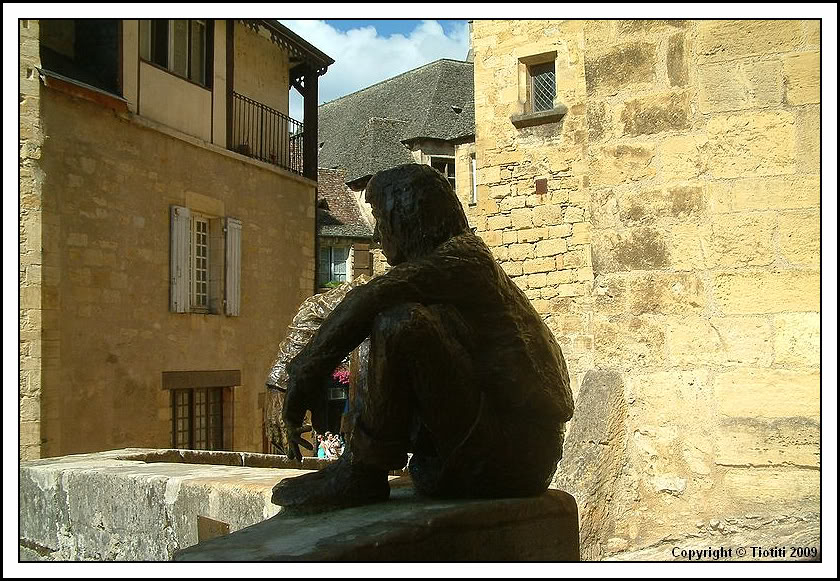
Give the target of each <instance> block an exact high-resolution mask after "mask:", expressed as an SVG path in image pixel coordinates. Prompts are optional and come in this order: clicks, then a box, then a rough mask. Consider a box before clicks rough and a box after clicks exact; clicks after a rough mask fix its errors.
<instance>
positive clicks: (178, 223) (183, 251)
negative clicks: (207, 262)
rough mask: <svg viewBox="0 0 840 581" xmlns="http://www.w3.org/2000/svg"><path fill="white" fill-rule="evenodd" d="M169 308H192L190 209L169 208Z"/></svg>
mask: <svg viewBox="0 0 840 581" xmlns="http://www.w3.org/2000/svg"><path fill="white" fill-rule="evenodd" d="M169 218H170V220H169V226H170V228H169V230H170V232H169V279H170V281H169V310H170V311H172V312H173V313H186V312H188V311H189V310H190V270H189V269H190V210H189V208H184V207H182V206H170V208H169Z"/></svg>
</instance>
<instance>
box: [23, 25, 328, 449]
mask: <svg viewBox="0 0 840 581" xmlns="http://www.w3.org/2000/svg"><path fill="white" fill-rule="evenodd" d="M19 28H20V93H21V99H20V237H21V245H20V298H21V301H20V368H21V372H20V400H19V401H20V434H21V440H20V455H21V458H22V459H29V458H38V457H46V456H57V455H64V454H73V453H80V452H90V451H96V450H108V449H114V448H122V447H126V446H149V447H155V448H169V447H182V448H205V449H228V450H231V449H235V450H244V451H257V452H261V451H263V449H264V442H263V437H262V434H263V426H262V411H261V409H260V406H261V405H262V402H261V398H260V395H261V394H263V392H264V381H265V377H266V373H267V372H268V369H269V366H270V365H271V363H272V361H273V357H274V355H275V352H276V349H277V345H278V343H279V341H280V340H281V339H282V337H283V334H284V332H285V330H286V328H287V325H288V323H289V321H290V319H291V317H292V315H293V314H294V312H295V310H296V307H297V306H298V305H299V304H300V302H301V301H302V300H303V299H305V298H306V297H307V296H310V295H311V294H312V292H313V290H314V286H315V273H314V259H315V236H316V233H315V188H316V180H317V139H316V136H317V114H316V110H317V87H318V77H319V75H321V74H323V73H324V71H325V70H326V68H327V67H328V66H329V65H330V64H331V63H332V62H333V61H332V59H330V58H329V57H328V56H327V55H325V54H324V53H322V52H321V51H319V50H318V49H317V48H315V47H314V46H312V45H311V44H309V43H308V42H306V41H305V40H304V39H302V38H300V37H299V36H297V35H296V34H294V33H293V32H291V31H290V30H288V29H286V28H285V27H283V26H281V25H279V24H277V23H276V21H268V20H41V21H38V20H20V21H19ZM292 86H294V87H296V88H297V89H298V90H299V91H301V92H302V93H303V95H304V103H305V106H304V107H305V109H304V112H305V113H304V114H305V119H304V120H305V122H306V123H305V124H303V123H301V122H299V121H295V120H293V119H290V118H289V117H288V95H289V89H290V87H292Z"/></svg>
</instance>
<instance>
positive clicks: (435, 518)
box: [175, 478, 580, 562]
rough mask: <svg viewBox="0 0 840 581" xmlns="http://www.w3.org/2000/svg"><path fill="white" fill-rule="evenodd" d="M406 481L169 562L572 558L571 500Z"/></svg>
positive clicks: (575, 548) (282, 518) (574, 523)
mask: <svg viewBox="0 0 840 581" xmlns="http://www.w3.org/2000/svg"><path fill="white" fill-rule="evenodd" d="M405 480H407V479H406V478H402V479H400V481H403V482H400V481H396V482H392V485H391V498H390V499H389V500H388V501H386V502H381V503H377V504H371V505H367V506H361V507H355V508H348V509H343V510H336V511H329V512H323V513H318V514H307V515H296V514H293V513H280V514H279V515H277V516H276V517H273V518H271V519H268V520H266V521H264V522H261V523H259V524H256V525H254V526H251V527H248V528H246V529H243V530H241V531H238V532H236V533H233V534H230V535H226V536H224V537H219V538H215V539H211V540H209V541H206V542H203V543H199V544H198V545H196V546H194V547H190V548H188V549H184V550H182V551H178V552H177V553H176V554H175V560H176V561H368V562H370V561H375V562H395V561H396V562H429V561H437V562H440V561H443V562H447V561H495V562H499V561H578V560H579V559H580V553H579V539H578V520H577V505H576V504H575V500H574V498H572V496H571V495H569V494H567V493H565V492H561V491H559V490H549V491H547V492H546V493H545V494H543V495H542V496H539V497H535V498H501V499H491V500H431V499H422V498H418V497H417V496H416V495H415V494H414V488H413V487H412V486H411V485H410V483H406V482H405Z"/></svg>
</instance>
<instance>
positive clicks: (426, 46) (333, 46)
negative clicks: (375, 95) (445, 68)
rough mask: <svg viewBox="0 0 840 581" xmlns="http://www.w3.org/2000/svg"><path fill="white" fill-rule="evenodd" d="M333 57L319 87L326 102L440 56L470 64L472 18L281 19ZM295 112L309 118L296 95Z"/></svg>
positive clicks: (293, 96)
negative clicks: (468, 53)
mask: <svg viewBox="0 0 840 581" xmlns="http://www.w3.org/2000/svg"><path fill="white" fill-rule="evenodd" d="M280 22H281V23H283V24H284V25H285V26H288V27H289V28H291V29H292V30H293V31H295V32H296V33H297V34H299V35H300V36H302V37H303V38H305V39H306V40H307V41H309V42H311V43H312V44H314V45H315V46H316V47H318V48H319V49H321V50H322V51H324V52H325V53H327V54H328V55H329V56H331V57H332V58H333V59H335V64H333V65H331V66H330V68H329V70H328V71H327V73H326V74H325V75H324V76H322V77H321V79H320V82H319V84H318V100H319V102H320V103H324V102H326V101H332V100H333V99H337V98H339V97H342V96H344V95H347V94H349V93H352V92H354V91H358V90H359V89H363V88H365V87H369V86H370V85H373V84H374V83H378V82H379V81H383V80H385V79H388V78H391V77H393V76H395V75H398V74H400V73H404V72H405V71H409V70H411V69H414V68H417V67H419V66H421V65H424V64H426V63H430V62H432V61H435V60H437V59H440V58H451V59H456V60H464V59H465V58H466V57H467V52H468V51H469V27H468V25H467V21H466V20H396V19H391V20H281V21H280ZM289 114H290V115H291V117H293V118H295V119H299V120H302V119H303V102H302V99H301V98H300V96H299V95H298V93H297V91H295V90H292V91H291V92H290V100H289Z"/></svg>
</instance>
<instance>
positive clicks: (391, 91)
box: [318, 59, 475, 182]
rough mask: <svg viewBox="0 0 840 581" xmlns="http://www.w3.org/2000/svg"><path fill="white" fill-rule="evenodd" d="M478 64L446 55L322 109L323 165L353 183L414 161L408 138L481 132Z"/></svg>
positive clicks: (456, 136) (447, 137)
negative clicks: (476, 81) (478, 129)
mask: <svg viewBox="0 0 840 581" xmlns="http://www.w3.org/2000/svg"><path fill="white" fill-rule="evenodd" d="M473 93H474V89H473V63H470V62H464V61H455V60H450V59H440V60H437V61H434V62H432V63H429V64H427V65H423V66H422V67H418V68H416V69H413V70H411V71H408V72H406V73H403V74H401V75H397V76H396V77H392V78H390V79H387V80H385V81H382V82H380V83H377V84H375V85H371V86H370V87H367V88H365V89H362V90H360V91H356V92H355V93H351V94H349V95H346V96H344V97H341V98H340V99H336V100H335V101H330V102H329V103H324V104H323V105H321V106H320V107H318V143H319V144H321V143H323V145H322V146H321V147H320V150H319V154H318V165H319V166H320V167H326V168H337V167H341V168H345V169H346V170H347V176H346V177H347V181H348V182H349V181H353V180H356V179H358V178H361V177H365V176H369V175H372V174H374V173H376V172H377V171H379V170H381V169H387V168H390V167H393V166H394V165H398V164H401V163H408V162H412V161H414V159H413V158H412V157H411V154H410V151H409V149H408V148H407V147H406V146H405V145H404V144H403V142H409V141H411V140H414V139H421V138H426V139H440V140H445V141H454V140H460V139H463V138H467V137H470V136H472V135H474V134H475V110H474V98H473Z"/></svg>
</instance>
